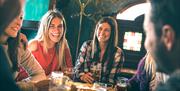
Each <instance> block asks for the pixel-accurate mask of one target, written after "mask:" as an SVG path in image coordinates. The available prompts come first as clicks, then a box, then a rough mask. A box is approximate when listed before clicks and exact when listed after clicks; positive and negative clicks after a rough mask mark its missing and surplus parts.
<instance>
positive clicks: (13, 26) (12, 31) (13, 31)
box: [4, 11, 23, 37]
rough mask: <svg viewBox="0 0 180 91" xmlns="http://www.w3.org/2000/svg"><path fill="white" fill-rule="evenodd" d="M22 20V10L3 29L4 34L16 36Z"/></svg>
mask: <svg viewBox="0 0 180 91" xmlns="http://www.w3.org/2000/svg"><path fill="white" fill-rule="evenodd" d="M22 22H23V11H21V13H20V15H18V16H17V17H16V18H15V19H14V20H13V21H12V22H11V23H10V24H9V26H8V27H7V28H6V29H5V33H4V35H6V36H7V37H16V36H17V33H18V31H19V30H20V28H21V26H22Z"/></svg>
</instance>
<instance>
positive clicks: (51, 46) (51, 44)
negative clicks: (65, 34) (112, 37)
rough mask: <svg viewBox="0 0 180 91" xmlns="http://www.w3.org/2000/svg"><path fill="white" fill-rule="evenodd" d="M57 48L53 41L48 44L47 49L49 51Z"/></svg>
mask: <svg viewBox="0 0 180 91" xmlns="http://www.w3.org/2000/svg"><path fill="white" fill-rule="evenodd" d="M54 46H55V43H54V42H52V41H49V42H48V45H47V48H48V49H49V48H53V47H54Z"/></svg>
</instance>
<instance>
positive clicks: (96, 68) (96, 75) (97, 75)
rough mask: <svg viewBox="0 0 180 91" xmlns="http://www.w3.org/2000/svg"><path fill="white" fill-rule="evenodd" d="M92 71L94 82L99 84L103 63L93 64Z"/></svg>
mask: <svg viewBox="0 0 180 91" xmlns="http://www.w3.org/2000/svg"><path fill="white" fill-rule="evenodd" d="M90 71H91V73H92V74H93V78H94V80H95V81H97V82H98V81H99V80H100V77H101V63H98V64H91V67H90Z"/></svg>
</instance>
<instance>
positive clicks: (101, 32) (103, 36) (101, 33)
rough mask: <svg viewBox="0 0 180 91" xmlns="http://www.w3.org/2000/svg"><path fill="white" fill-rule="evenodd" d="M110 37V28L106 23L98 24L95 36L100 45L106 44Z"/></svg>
mask: <svg viewBox="0 0 180 91" xmlns="http://www.w3.org/2000/svg"><path fill="white" fill-rule="evenodd" d="M110 35H111V26H110V25H109V24H108V23H107V22H104V23H101V24H99V26H98V28H97V34H96V36H97V39H98V41H99V42H101V43H108V40H109V38H110Z"/></svg>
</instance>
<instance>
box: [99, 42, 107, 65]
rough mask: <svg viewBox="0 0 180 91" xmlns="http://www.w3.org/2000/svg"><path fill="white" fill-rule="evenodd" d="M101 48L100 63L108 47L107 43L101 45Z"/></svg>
mask: <svg viewBox="0 0 180 91" xmlns="http://www.w3.org/2000/svg"><path fill="white" fill-rule="evenodd" d="M99 47H100V49H101V53H100V62H101V61H102V59H103V56H104V53H105V50H106V47H107V43H99Z"/></svg>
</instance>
